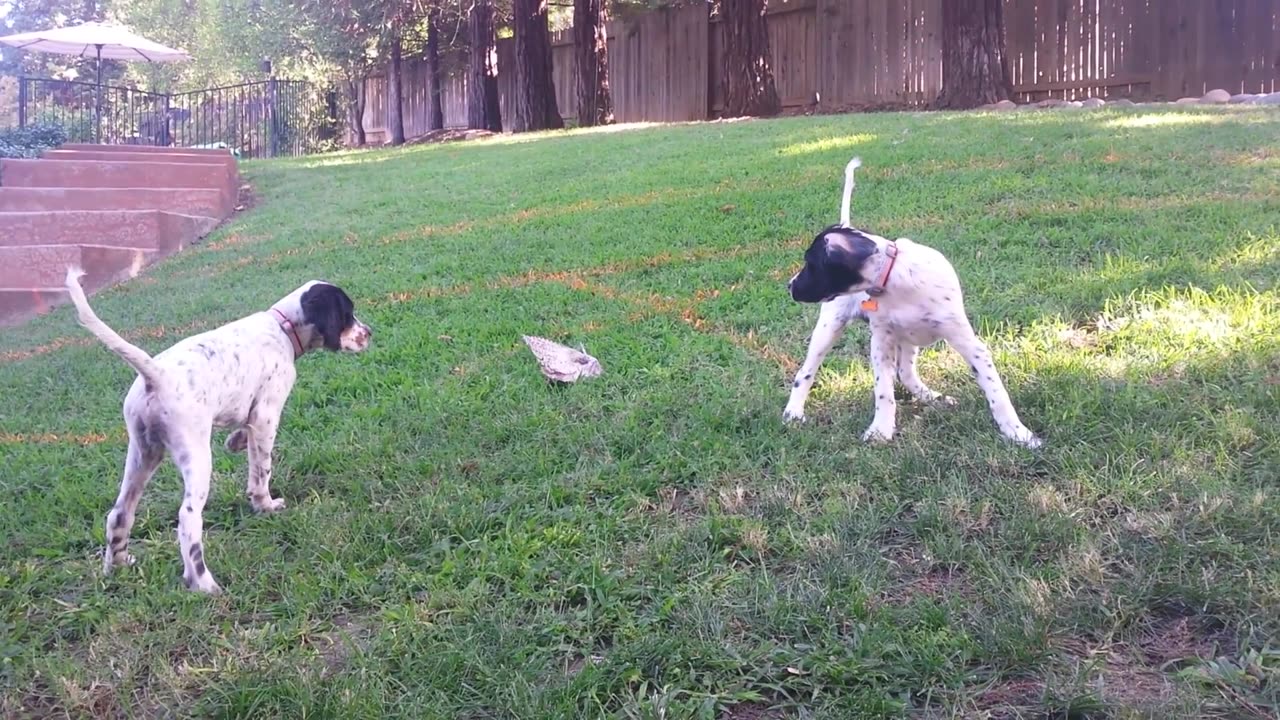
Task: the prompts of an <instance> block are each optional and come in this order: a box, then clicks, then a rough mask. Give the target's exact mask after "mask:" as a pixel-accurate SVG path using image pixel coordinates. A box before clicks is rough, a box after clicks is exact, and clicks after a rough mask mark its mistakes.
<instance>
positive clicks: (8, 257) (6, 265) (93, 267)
mask: <svg viewBox="0 0 1280 720" xmlns="http://www.w3.org/2000/svg"><path fill="white" fill-rule="evenodd" d="M157 255H158V253H156V252H155V251H152V250H140V249H138V248H118V247H102V246H90V245H27V246H24V247H0V290H26V291H30V290H33V289H36V290H52V291H55V292H56V291H59V290H60V289H61V288H62V284H63V282H64V281H65V280H66V277H67V268H68V267H71V266H76V267H79V268H81V269H83V270H84V271H85V273H86V277H87V278H88V279H89V280H91V281H93V280H104V279H109V280H110V281H112V282H115V281H116V280H123V279H127V278H131V277H135V276H137V274H138V273H140V272H142V269H143V268H144V267H146V266H147V265H148V264H149V263H151V262H152V261H153V260H154V259H155V258H156V256H157Z"/></svg>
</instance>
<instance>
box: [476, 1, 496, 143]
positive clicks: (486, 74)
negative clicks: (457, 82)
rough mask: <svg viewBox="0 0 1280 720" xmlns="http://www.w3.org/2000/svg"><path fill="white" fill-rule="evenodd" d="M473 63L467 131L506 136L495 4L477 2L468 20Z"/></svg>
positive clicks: (491, 2)
mask: <svg viewBox="0 0 1280 720" xmlns="http://www.w3.org/2000/svg"><path fill="white" fill-rule="evenodd" d="M467 24H468V26H469V27H468V30H469V32H470V35H471V62H470V67H468V68H467V127H468V128H471V129H472V130H492V131H493V132H502V111H501V106H500V105H499V103H498V41H497V39H496V38H495V36H494V32H493V1H492V0H476V2H475V4H474V5H472V6H471V14H470V16H469V17H468V18H467Z"/></svg>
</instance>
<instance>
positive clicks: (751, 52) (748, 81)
mask: <svg viewBox="0 0 1280 720" xmlns="http://www.w3.org/2000/svg"><path fill="white" fill-rule="evenodd" d="M767 8H768V5H767V2H766V0H720V19H721V22H722V24H723V25H724V65H723V67H722V69H721V70H722V74H721V77H722V78H723V87H724V114H725V116H727V117H740V116H743V115H759V116H768V115H777V114H778V112H780V111H781V110H782V103H781V102H780V101H779V100H778V90H777V88H776V87H775V85H774V82H773V61H772V59H771V57H770V55H769V25H768V19H767V17H766V16H765V11H766V10H767Z"/></svg>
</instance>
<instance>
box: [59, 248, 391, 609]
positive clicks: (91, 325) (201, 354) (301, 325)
mask: <svg viewBox="0 0 1280 720" xmlns="http://www.w3.org/2000/svg"><path fill="white" fill-rule="evenodd" d="M82 274H83V273H82V272H81V271H80V270H78V269H75V268H72V269H70V270H68V271H67V291H68V292H69V293H70V295H71V300H72V302H74V303H75V306H76V310H77V312H78V313H79V319H80V324H81V325H83V326H85V327H86V328H88V329H89V331H90V332H92V333H93V334H94V335H96V336H97V337H98V339H99V340H101V341H102V342H103V344H105V345H106V346H107V347H108V348H109V349H111V351H113V352H114V353H116V354H117V355H119V356H120V357H121V358H123V359H124V361H125V362H127V363H129V364H130V365H132V366H133V368H134V370H136V371H137V372H138V378H137V379H136V380H134V382H133V387H131V388H130V389H129V394H128V395H127V396H126V397H125V400H124V419H125V427H126V429H127V430H128V433H129V450H128V454H127V456H126V459H125V468H124V478H123V480H122V481H121V484H120V495H119V497H117V498H116V503H115V506H114V507H113V508H112V509H111V512H109V513H108V514H107V521H106V537H107V546H106V549H105V551H104V557H103V561H102V568H103V571H104V572H107V573H109V572H111V569H112V568H113V567H114V566H117V565H132V564H133V562H134V558H133V556H131V555H130V554H129V553H128V548H129V531H130V529H131V528H132V527H133V520H134V513H135V512H136V511H137V509H138V500H139V499H140V498H141V497H142V491H143V489H144V488H145V487H146V485H147V482H148V481H149V480H150V479H151V476H152V475H153V474H155V471H156V469H157V468H158V467H159V466H160V463H161V462H162V461H163V460H164V456H165V453H166V451H167V452H168V454H169V456H170V457H172V458H173V461H174V464H176V465H177V466H178V471H179V472H180V473H181V474H182V480H183V485H184V492H183V498H182V509H181V510H180V511H179V513H178V547H179V550H180V552H181V554H182V568H183V569H182V579H183V582H184V583H186V586H187V587H188V588H190V589H192V590H199V591H201V592H206V593H217V592H219V591H220V590H221V588H219V586H218V583H217V582H216V581H215V580H214V578H213V573H211V572H209V568H208V567H207V565H206V564H205V559H204V548H203V546H202V545H201V535H202V531H203V527H204V520H203V512H204V504H205V501H206V500H207V499H208V498H209V483H210V479H211V476H212V474H213V452H212V449H211V447H210V441H211V438H212V433H213V428H215V427H232V428H236V429H235V431H234V432H233V433H231V435H230V436H229V437H228V438H227V440H226V447H227V449H228V450H231V451H233V452H239V451H241V450H244V449H246V448H248V450H249V482H248V495H249V501H250V503H251V504H252V505H253V508H254V510H256V511H258V512H263V513H270V512H276V511H278V510H282V509H284V500H282V499H279V498H272V497H271V492H270V489H269V487H268V483H269V482H270V480H271V452H272V448H273V446H274V444H275V439H276V431H277V430H278V429H279V427H280V414H281V412H282V411H283V410H284V405H285V401H286V400H288V398H289V393H290V391H291V390H292V389H293V382H294V379H295V378H296V377H297V372H296V370H295V368H294V361H295V360H296V359H297V358H299V357H301V356H302V354H303V353H306V352H307V351H309V350H315V349H319V348H324V349H327V350H333V351H340V350H341V351H347V352H361V351H363V350H364V349H365V348H367V347H368V346H369V340H370V338H371V337H372V332H371V331H370V330H369V327H368V326H367V325H365V324H364V323H362V322H360V321H359V320H357V319H356V316H355V315H354V313H353V310H354V304H353V303H352V302H351V298H349V297H347V294H346V293H345V292H343V291H342V290H341V289H340V288H338V287H337V286H335V285H331V284H329V283H325V282H319V281H311V282H308V283H307V284H305V285H303V286H302V287H300V288H298V289H297V290H294V291H293V292H292V293H290V294H289V295H287V296H285V297H284V298H283V299H281V300H280V301H278V302H276V303H275V304H274V305H272V306H271V307H270V309H268V310H266V311H263V312H258V313H254V314H252V315H249V316H247V317H244V318H241V319H239V320H236V321H233V322H230V323H228V324H226V325H223V326H221V327H219V328H215V329H213V330H210V331H208V332H204V333H200V334H199V335H193V336H191V337H188V338H185V339H183V340H180V341H178V342H177V343H175V344H174V345H173V346H172V347H170V348H169V349H167V350H165V351H164V352H161V353H160V354H158V355H156V356H155V357H152V356H150V355H148V354H147V353H146V352H145V351H143V350H142V349H141V348H139V347H137V346H135V345H132V344H130V343H129V342H128V341H126V340H125V339H124V338H122V337H120V336H119V335H118V334H116V332H115V331H114V330H112V329H111V328H109V327H107V325H106V323H104V322H102V320H100V319H98V316H97V315H96V314H95V313H94V312H93V309H92V308H90V307H89V301H88V299H87V298H86V297H85V294H84V290H83V289H82V288H81V287H80V282H79V278H80V276H81V275H82Z"/></svg>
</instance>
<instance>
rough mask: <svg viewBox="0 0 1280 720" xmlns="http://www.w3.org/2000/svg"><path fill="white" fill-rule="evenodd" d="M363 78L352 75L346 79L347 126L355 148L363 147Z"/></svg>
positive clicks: (364, 139)
mask: <svg viewBox="0 0 1280 720" xmlns="http://www.w3.org/2000/svg"><path fill="white" fill-rule="evenodd" d="M364 80H365V79H364V77H362V76H359V75H353V76H351V78H348V79H347V124H348V125H349V126H350V127H351V134H352V135H355V136H356V146H357V147H364V144H365V142H366V141H367V138H366V137H365V134H364V97H365V95H364Z"/></svg>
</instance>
